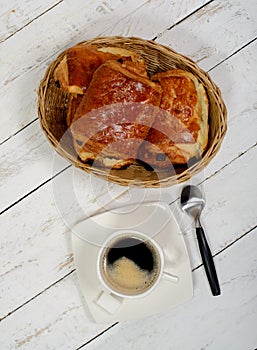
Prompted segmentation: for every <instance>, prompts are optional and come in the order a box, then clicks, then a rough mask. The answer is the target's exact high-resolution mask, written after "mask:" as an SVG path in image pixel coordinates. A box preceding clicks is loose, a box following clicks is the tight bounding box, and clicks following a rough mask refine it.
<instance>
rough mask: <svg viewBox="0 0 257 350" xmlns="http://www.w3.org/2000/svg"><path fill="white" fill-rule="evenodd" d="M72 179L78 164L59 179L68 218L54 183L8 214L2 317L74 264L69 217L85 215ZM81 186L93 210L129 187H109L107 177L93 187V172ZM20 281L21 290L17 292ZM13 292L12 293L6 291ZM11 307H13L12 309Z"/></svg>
mask: <svg viewBox="0 0 257 350" xmlns="http://www.w3.org/2000/svg"><path fill="white" fill-rule="evenodd" d="M74 171H75V175H74ZM70 180H71V181H74V182H75V183H76V170H75V169H74V168H70V169H69V170H67V171H66V172H65V173H63V174H61V175H60V176H59V177H58V184H59V186H60V187H59V189H60V190H61V196H62V202H63V203H64V204H66V206H64V205H63V206H62V214H63V216H64V217H62V216H61V214H60V212H59V211H58V209H61V208H58V207H57V206H56V200H57V197H54V191H53V183H54V182H51V183H48V184H47V185H46V186H43V187H41V188H40V189H39V190H38V191H36V192H34V193H33V194H31V195H30V196H28V197H27V198H26V199H25V200H24V201H22V202H19V203H18V204H17V205H15V207H13V208H12V209H11V210H9V211H7V212H5V213H4V214H2V216H1V255H0V280H1V283H0V319H1V318H2V317H3V316H5V315H6V314H8V312H10V311H11V310H13V309H15V308H17V307H19V306H20V305H21V304H23V303H24V302H25V301H26V299H27V298H29V299H30V298H32V297H33V296H35V295H36V294H38V293H40V292H41V291H42V290H44V289H45V288H47V287H48V286H49V285H50V284H52V283H54V282H55V281H57V280H58V279H60V278H62V277H63V276H64V275H66V274H67V273H68V272H70V271H71V269H73V268H74V266H73V260H72V251H71V246H70V242H69V232H70V231H69V228H68V227H67V226H66V224H65V222H64V221H63V219H64V218H66V222H67V220H68V221H69V223H70V224H72V222H73V224H74V223H75V221H76V220H77V219H79V218H81V213H80V212H79V209H80V207H78V204H79V203H80V202H78V204H77V202H76V201H71V199H70V193H69V192H68V181H70ZM86 180H88V181H86ZM80 186H81V187H82V188H83V192H82V191H81V193H83V199H84V206H86V209H91V211H93V212H95V211H96V210H97V209H99V203H101V205H102V206H105V205H107V204H108V202H109V201H111V200H112V198H115V197H117V196H119V194H120V193H121V192H123V191H124V188H123V187H118V186H112V185H110V186H109V187H108V189H107V188H106V182H104V181H103V180H98V181H97V183H96V182H94V186H93V187H92V185H91V181H90V177H89V176H86V178H85V177H83V178H82V182H81V183H80ZM9 188H12V187H9ZM59 193H60V192H59ZM68 196H69V197H68ZM96 196H97V198H98V199H97V200H96ZM82 205H83V203H82ZM82 209H83V208H82ZM86 213H88V212H87V211H86ZM86 213H85V214H84V216H86ZM69 218H70V220H69ZM39 271H40V272H39ZM35 280H37V282H36V283H34V282H33V281H35ZM14 281H15V284H14ZM17 285H18V286H19V293H17ZM7 290H8V293H6V291H7ZM10 305H12V306H11V308H10Z"/></svg>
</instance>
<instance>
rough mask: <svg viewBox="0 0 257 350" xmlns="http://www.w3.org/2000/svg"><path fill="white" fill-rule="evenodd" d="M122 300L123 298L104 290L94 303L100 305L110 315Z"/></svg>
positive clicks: (115, 310)
mask: <svg viewBox="0 0 257 350" xmlns="http://www.w3.org/2000/svg"><path fill="white" fill-rule="evenodd" d="M122 302H123V298H121V297H119V296H117V295H114V294H112V293H110V292H106V291H102V292H101V293H100V295H99V296H98V298H97V299H96V300H95V303H96V304H97V305H98V306H100V307H101V308H102V309H104V310H105V311H106V312H108V313H109V314H111V315H113V314H114V313H115V312H117V310H118V309H119V307H120V306H121V304H122Z"/></svg>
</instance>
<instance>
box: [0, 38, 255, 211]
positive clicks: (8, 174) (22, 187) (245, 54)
mask: <svg viewBox="0 0 257 350" xmlns="http://www.w3.org/2000/svg"><path fill="white" fill-rule="evenodd" d="M256 54H257V44H256V42H254V43H252V44H251V45H250V46H249V47H247V48H245V49H244V50H242V51H241V52H239V53H238V54H236V55H235V56H233V57H231V58H230V59H229V60H228V61H225V62H224V63H223V64H222V65H220V66H218V67H217V68H215V69H214V70H213V71H211V75H212V77H213V79H214V81H217V84H218V85H219V86H220V88H221V90H222V92H223V96H224V100H225V102H226V104H227V107H228V119H229V128H230V129H229V132H228V133H227V135H226V138H225V141H224V144H223V145H222V148H221V151H220V152H219V154H218V155H217V156H216V157H215V159H214V160H213V161H212V162H211V164H210V165H209V166H208V167H207V168H206V169H204V171H203V172H202V174H200V175H199V176H200V178H201V179H203V178H204V177H205V176H210V175H211V174H212V173H214V172H215V171H217V170H218V169H219V168H221V167H222V166H223V165H225V164H227V163H228V162H230V161H231V160H232V159H233V158H234V157H236V156H237V155H238V154H240V153H241V152H244V151H245V150H247V149H248V148H249V147H251V146H252V145H253V144H254V143H255V142H256V136H255V129H256V128H254V125H256V122H257V121H256V118H255V110H256V99H255V96H256V94H257V76H256V74H248V79H247V81H246V80H245V73H246V71H247V72H254V71H255V70H256V66H255V55H256ZM224 76H226V79H223V77H224ZM243 86H245V88H242V87H243ZM248 89H251V91H252V93H251V94H249V92H248V91H249V90H248ZM239 94H240V98H239ZM239 101H240V102H239ZM246 121H247V123H248V124H247V125H252V128H250V130H249V132H248V137H241V138H240V139H239V140H238V136H237V135H238V133H239V131H240V130H241V124H242V122H244V123H245V122H246ZM232 144H233V146H231V145H232ZM1 149H2V152H3V157H2V159H1V172H2V183H1V187H0V195H1V197H2V203H1V210H3V209H5V208H7V207H8V206H9V205H11V204H12V203H14V202H15V201H16V200H17V199H18V198H20V197H22V196H24V195H25V194H26V193H28V192H30V191H31V190H32V189H34V188H36V187H37V186H38V185H39V184H40V183H43V182H44V181H46V180H47V179H49V178H50V177H51V176H52V175H53V174H55V173H56V172H57V171H59V170H60V169H62V167H64V166H66V165H67V163H64V165H60V167H59V168H57V169H55V170H53V169H52V159H53V151H52V149H51V148H50V146H49V145H48V142H47V141H45V136H44V135H43V134H42V132H41V131H40V129H39V125H38V122H36V123H33V124H32V125H30V126H29V127H28V128H26V129H24V130H23V131H22V132H21V133H19V134H17V135H16V136H14V137H13V138H11V139H10V140H8V141H7V142H5V143H4V144H3V145H2V146H1ZM18 169H19V170H18ZM32 171H33V177H31V176H29V174H30V173H31V172H32ZM28 177H29V178H30V181H26V179H27V178H28ZM10 186H11V187H13V186H16V188H17V190H16V191H15V192H13V191H9V188H10ZM1 210H0V211H1Z"/></svg>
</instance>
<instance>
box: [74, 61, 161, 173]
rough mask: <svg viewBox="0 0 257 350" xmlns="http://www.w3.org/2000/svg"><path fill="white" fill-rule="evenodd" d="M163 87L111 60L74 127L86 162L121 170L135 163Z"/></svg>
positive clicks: (92, 86) (88, 93)
mask: <svg viewBox="0 0 257 350" xmlns="http://www.w3.org/2000/svg"><path fill="white" fill-rule="evenodd" d="M161 93H162V89H161V87H160V85H159V83H155V82H153V81H151V80H150V79H148V78H146V77H144V76H141V75H139V74H136V73H135V72H133V70H128V69H127V68H126V67H124V66H123V65H122V63H120V62H117V61H112V60H109V61H107V62H106V63H104V64H102V65H101V66H100V67H99V68H98V69H97V70H96V71H95V73H94V75H93V78H92V80H91V83H90V85H89V87H88V89H87V91H86V92H85V94H84V95H83V97H82V100H81V103H80V105H79V107H78V108H77V110H76V112H75V114H74V118H73V120H72V124H71V132H72V135H73V140H74V148H75V150H76V152H77V154H78V155H79V157H80V158H81V159H82V160H83V161H94V162H95V164H97V165H100V166H104V167H107V168H115V169H117V168H120V167H122V166H125V165H129V164H131V163H133V162H134V161H135V159H136V158H137V154H138V149H139V146H140V145H141V143H142V142H143V140H144V139H145V138H146V136H147V133H148V131H149V129H150V127H151V125H152V123H153V121H154V119H155V115H156V108H154V106H159V104H160V101H161Z"/></svg>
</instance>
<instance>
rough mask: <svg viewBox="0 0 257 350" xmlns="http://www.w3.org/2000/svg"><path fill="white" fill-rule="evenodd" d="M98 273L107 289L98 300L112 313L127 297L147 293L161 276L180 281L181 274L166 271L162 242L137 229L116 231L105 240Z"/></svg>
mask: <svg viewBox="0 0 257 350" xmlns="http://www.w3.org/2000/svg"><path fill="white" fill-rule="evenodd" d="M97 276H98V279H99V281H100V282H101V285H102V287H103V289H102V292H101V293H100V296H98V298H97V300H96V303H97V304H98V305H99V306H100V307H102V308H103V309H105V310H106V311H107V312H109V313H111V314H113V313H115V312H116V311H117V309H118V308H119V307H120V306H121V304H122V302H123V300H124V299H126V298H128V299H135V298H141V297H145V296H147V295H148V294H149V293H151V292H152V291H153V290H154V289H155V288H156V286H157V285H158V284H159V283H160V280H161V279H166V280H169V281H170V282H173V283H177V282H178V276H175V275H172V274H170V273H168V272H165V259H164V254H163V251H162V248H161V247H160V246H159V244H158V243H157V242H156V241H155V240H154V239H152V238H150V237H149V236H147V235H146V234H144V233H141V232H137V231H133V230H122V231H118V232H115V233H114V234H112V235H111V236H110V237H108V239H107V240H106V241H105V242H104V244H103V245H102V247H101V249H100V251H99V254H98V258H97Z"/></svg>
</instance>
